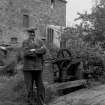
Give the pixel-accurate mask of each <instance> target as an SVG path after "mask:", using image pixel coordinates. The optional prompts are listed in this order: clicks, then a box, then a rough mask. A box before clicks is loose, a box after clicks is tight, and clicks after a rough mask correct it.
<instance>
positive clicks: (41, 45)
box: [35, 40, 46, 55]
mask: <svg viewBox="0 0 105 105" xmlns="http://www.w3.org/2000/svg"><path fill="white" fill-rule="evenodd" d="M38 44H39V48H37V49H36V50H35V53H36V54H37V55H44V54H46V46H45V45H44V43H43V41H41V40H39V43H38Z"/></svg>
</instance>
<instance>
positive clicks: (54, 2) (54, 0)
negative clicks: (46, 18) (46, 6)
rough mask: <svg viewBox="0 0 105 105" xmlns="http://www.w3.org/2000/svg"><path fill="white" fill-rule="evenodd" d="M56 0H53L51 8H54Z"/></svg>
mask: <svg viewBox="0 0 105 105" xmlns="http://www.w3.org/2000/svg"><path fill="white" fill-rule="evenodd" d="M54 4H55V0H51V8H54Z"/></svg>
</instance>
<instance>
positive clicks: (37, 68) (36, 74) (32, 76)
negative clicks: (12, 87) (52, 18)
mask: <svg viewBox="0 0 105 105" xmlns="http://www.w3.org/2000/svg"><path fill="white" fill-rule="evenodd" d="M27 32H28V34H29V37H28V39H27V40H25V41H24V42H23V52H24V54H23V55H24V61H23V73H24V80H25V84H26V89H27V96H28V101H29V102H31V98H33V95H32V94H33V85H34V80H35V84H36V87H37V103H38V105H44V99H45V88H44V85H43V82H42V71H43V55H44V54H45V53H46V48H45V46H44V45H43V42H42V40H40V39H38V38H37V37H36V35H35V29H33V28H32V29H29V30H27ZM31 103H32V102H31Z"/></svg>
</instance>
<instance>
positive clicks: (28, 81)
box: [23, 70, 45, 105]
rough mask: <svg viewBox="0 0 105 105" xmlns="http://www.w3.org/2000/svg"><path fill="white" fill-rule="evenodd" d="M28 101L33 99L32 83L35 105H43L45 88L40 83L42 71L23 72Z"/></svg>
mask: <svg viewBox="0 0 105 105" xmlns="http://www.w3.org/2000/svg"><path fill="white" fill-rule="evenodd" d="M23 73H24V81H25V85H26V90H27V96H28V100H29V101H30V99H32V98H33V86H34V81H35V85H36V89H37V105H44V101H45V88H44V84H43V81H42V71H41V70H37V71H23Z"/></svg>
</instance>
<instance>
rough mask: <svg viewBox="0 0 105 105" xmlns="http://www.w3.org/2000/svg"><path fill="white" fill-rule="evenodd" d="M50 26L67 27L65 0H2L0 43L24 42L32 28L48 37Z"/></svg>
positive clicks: (0, 4) (0, 5) (0, 6)
mask: <svg viewBox="0 0 105 105" xmlns="http://www.w3.org/2000/svg"><path fill="white" fill-rule="evenodd" d="M49 24H50V25H57V26H66V1H65V0H0V43H2V42H10V41H11V40H17V41H18V42H22V40H23V39H24V38H26V36H25V34H24V30H25V29H27V28H29V27H31V26H32V27H38V29H39V31H38V32H39V33H40V35H41V36H46V25H49Z"/></svg>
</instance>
